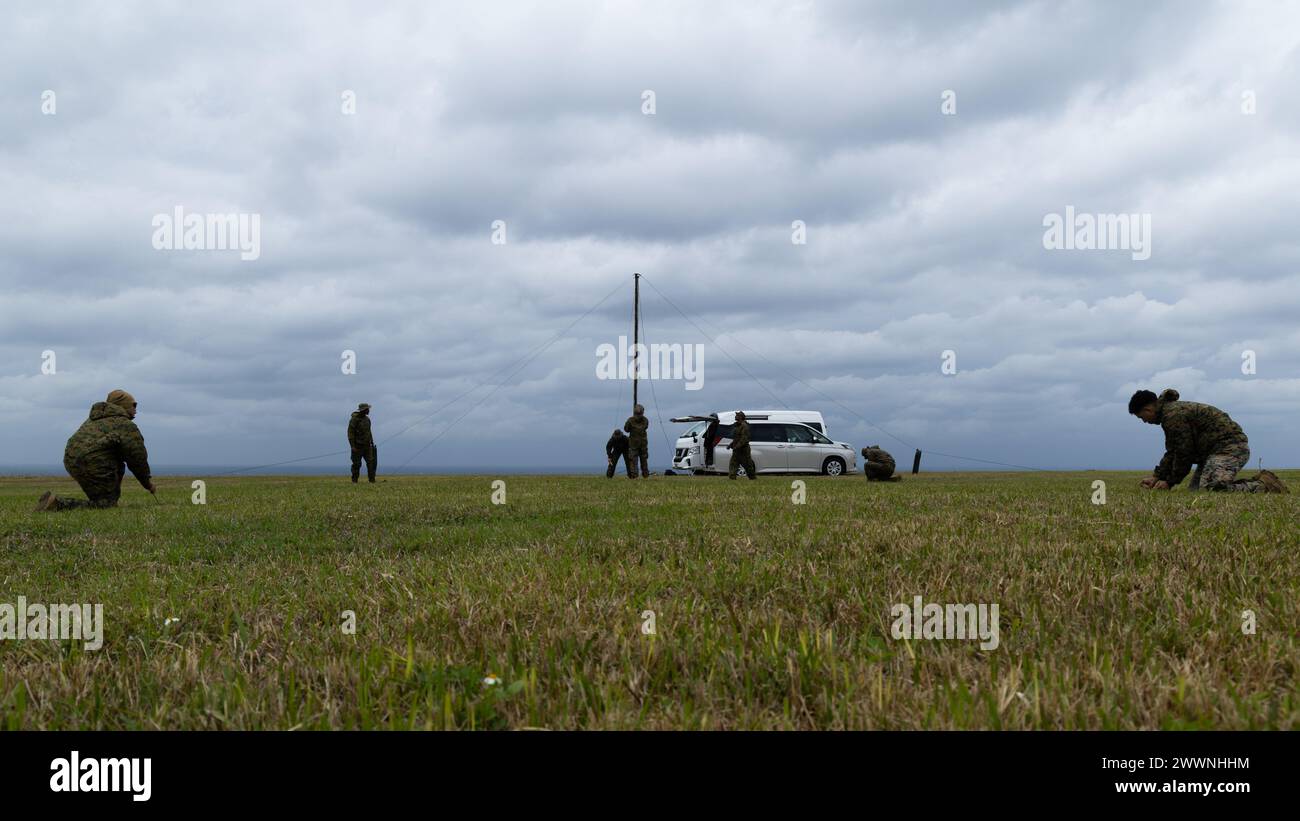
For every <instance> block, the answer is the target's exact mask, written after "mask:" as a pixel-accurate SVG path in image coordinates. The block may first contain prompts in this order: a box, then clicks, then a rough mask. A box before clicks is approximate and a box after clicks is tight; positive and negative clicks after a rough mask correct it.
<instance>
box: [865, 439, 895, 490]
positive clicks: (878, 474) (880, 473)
mask: <svg viewBox="0 0 1300 821" xmlns="http://www.w3.org/2000/svg"><path fill="white" fill-rule="evenodd" d="M862 458H863V459H865V460H866V461H865V462H864V463H863V465H862V470H863V472H865V473H866V474H867V481H868V482H897V481H898V480H899V479H901V478H902V477H900V476H894V457H893V456H890V455H889V451H887V450H884V449H882V448H881V447H880V445H869V446H868V447H865V448H863V449H862Z"/></svg>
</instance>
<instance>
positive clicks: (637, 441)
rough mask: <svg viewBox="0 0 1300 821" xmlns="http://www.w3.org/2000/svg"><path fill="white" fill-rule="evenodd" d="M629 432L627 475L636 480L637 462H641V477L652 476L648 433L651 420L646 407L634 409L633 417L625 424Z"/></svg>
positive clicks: (624, 428)
mask: <svg viewBox="0 0 1300 821" xmlns="http://www.w3.org/2000/svg"><path fill="white" fill-rule="evenodd" d="M623 430H625V431H627V434H628V436H627V475H628V476H630V477H631V478H633V479H635V478H636V469H637V460H638V459H640V461H641V475H642V476H643V477H645V478H649V476H650V442H649V437H648V436H647V435H646V432H647V431H649V430H650V420H649V419H647V418H646V415H645V407H644V406H642V405H637V406H636V407H634V408H632V415H631V416H629V417H628V418H627V421H626V422H624V423H623Z"/></svg>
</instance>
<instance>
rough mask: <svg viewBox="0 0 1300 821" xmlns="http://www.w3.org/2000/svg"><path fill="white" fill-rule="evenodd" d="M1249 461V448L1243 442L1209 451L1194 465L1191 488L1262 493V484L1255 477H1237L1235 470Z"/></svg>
mask: <svg viewBox="0 0 1300 821" xmlns="http://www.w3.org/2000/svg"><path fill="white" fill-rule="evenodd" d="M1249 461H1250V448H1249V447H1247V446H1246V443H1245V442H1242V443H1241V444H1238V445H1229V446H1227V447H1225V448H1224V449H1223V450H1220V451H1218V452H1216V453H1211V454H1210V455H1209V456H1207V457H1205V461H1204V462H1203V463H1201V464H1200V465H1197V466H1196V473H1194V474H1192V485H1191V490H1194V491H1195V490H1227V491H1236V492H1238V493H1263V492H1264V485H1263V483H1261V482H1260V481H1258V480H1256V479H1238V478H1236V477H1237V471H1239V470H1241V469H1242V468H1243V467H1245V466H1246V463H1247V462H1249Z"/></svg>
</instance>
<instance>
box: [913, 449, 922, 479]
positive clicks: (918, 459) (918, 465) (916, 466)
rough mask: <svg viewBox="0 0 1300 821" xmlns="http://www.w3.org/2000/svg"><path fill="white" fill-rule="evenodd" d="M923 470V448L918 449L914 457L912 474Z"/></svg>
mask: <svg viewBox="0 0 1300 821" xmlns="http://www.w3.org/2000/svg"><path fill="white" fill-rule="evenodd" d="M920 470H921V449H920V448H917V449H916V455H915V456H913V457H912V475H913V476H915V475H916V474H917V473H918V472H919V471H920Z"/></svg>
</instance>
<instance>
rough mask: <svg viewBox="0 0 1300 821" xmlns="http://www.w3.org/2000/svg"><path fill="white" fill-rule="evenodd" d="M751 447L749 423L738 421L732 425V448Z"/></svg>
mask: <svg viewBox="0 0 1300 821" xmlns="http://www.w3.org/2000/svg"><path fill="white" fill-rule="evenodd" d="M747 447H749V423H748V422H737V423H736V424H734V425H732V426H731V449H732V450H735V449H736V448H747Z"/></svg>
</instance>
